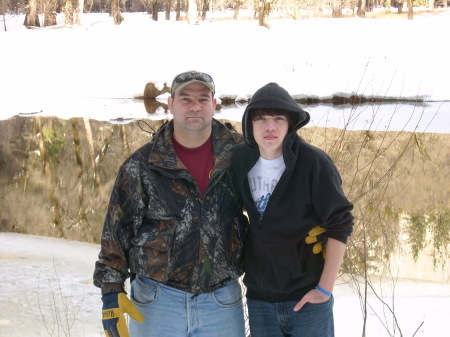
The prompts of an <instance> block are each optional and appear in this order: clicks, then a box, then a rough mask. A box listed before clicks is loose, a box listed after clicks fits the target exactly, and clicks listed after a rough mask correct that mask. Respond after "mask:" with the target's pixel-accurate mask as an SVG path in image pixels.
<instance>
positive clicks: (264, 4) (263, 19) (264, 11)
mask: <svg viewBox="0 0 450 337" xmlns="http://www.w3.org/2000/svg"><path fill="white" fill-rule="evenodd" d="M260 4H261V6H260V7H259V25H260V26H263V27H266V28H270V25H269V14H270V5H271V4H272V2H271V0H262V1H261V3H260Z"/></svg>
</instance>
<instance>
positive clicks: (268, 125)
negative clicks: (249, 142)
mask: <svg viewBox="0 0 450 337" xmlns="http://www.w3.org/2000/svg"><path fill="white" fill-rule="evenodd" d="M252 126H253V137H255V141H256V143H257V144H258V147H259V152H260V154H261V156H262V157H263V158H264V159H275V158H278V157H279V156H281V155H282V154H283V150H282V145H283V140H284V137H286V135H287V133H288V129H289V122H288V120H287V118H286V117H285V116H282V115H275V116H270V115H259V116H255V117H253V118H252Z"/></svg>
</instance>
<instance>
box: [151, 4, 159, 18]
mask: <svg viewBox="0 0 450 337" xmlns="http://www.w3.org/2000/svg"><path fill="white" fill-rule="evenodd" d="M152 20H153V21H158V0H153V2H152Z"/></svg>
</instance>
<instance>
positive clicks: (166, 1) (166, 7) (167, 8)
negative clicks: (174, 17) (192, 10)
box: [165, 0, 172, 20]
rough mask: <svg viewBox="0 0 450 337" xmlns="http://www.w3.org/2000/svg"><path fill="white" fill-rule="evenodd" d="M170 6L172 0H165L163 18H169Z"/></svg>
mask: <svg viewBox="0 0 450 337" xmlns="http://www.w3.org/2000/svg"><path fill="white" fill-rule="evenodd" d="M171 6H172V0H165V18H166V20H170V7H171Z"/></svg>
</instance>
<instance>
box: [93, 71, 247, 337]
mask: <svg viewBox="0 0 450 337" xmlns="http://www.w3.org/2000/svg"><path fill="white" fill-rule="evenodd" d="M186 74H188V75H186ZM189 74H191V76H189ZM198 74H200V75H198ZM180 75H184V77H182V78H181V80H180V79H179V82H176V80H177V78H178V77H180ZM180 75H178V77H176V78H175V79H174V83H173V84H172V99H173V100H175V99H176V98H175V96H176V95H178V92H179V93H180V94H179V95H180V97H184V96H183V95H185V96H188V100H189V102H187V105H190V104H192V105H195V104H197V103H195V102H193V101H194V100H197V96H195V97H194V96H192V94H191V93H190V92H189V89H190V88H194V89H195V86H197V87H198V86H200V87H206V88H207V89H209V90H210V91H211V92H212V97H213V96H214V83H213V81H212V79H211V80H210V81H206V80H205V78H203V77H201V75H205V76H209V75H207V74H204V73H197V72H188V73H183V74H180ZM196 76H197V77H196ZM199 76H200V77H199ZM207 79H208V80H209V79H210V77H207ZM175 89H176V90H175ZM199 89H201V88H199ZM202 90H203V89H202ZM185 91H187V94H185ZM194 95H196V94H194ZM181 99H183V100H184V98H181ZM199 100H200V103H198V104H199V105H200V108H199V109H198V110H199V111H200V110H202V109H203V110H206V108H205V107H203V105H204V106H206V107H208V108H209V105H210V103H208V102H203V101H202V100H203V98H201V97H200V99H199ZM182 103H183V104H185V102H184V101H183V102H182ZM212 103H213V108H214V109H215V99H213V102H212ZM170 106H171V105H170V104H169V107H170ZM174 110H175V103H173V104H172V109H171V112H172V113H173V114H174V120H172V121H170V122H167V123H165V124H164V125H163V126H162V127H161V128H160V129H159V130H158V132H157V133H156V134H155V135H154V137H153V140H152V141H151V142H149V143H147V144H146V145H144V146H143V147H141V148H140V149H139V150H137V151H136V152H135V153H134V154H133V155H131V157H130V158H128V159H127V160H126V161H125V162H124V163H123V165H122V166H121V167H120V169H119V172H118V175H117V179H116V182H115V185H114V188H113V191H112V195H111V199H110V203H109V207H108V212H107V215H106V218H105V223H104V228H103V234H102V239H101V251H100V254H99V260H98V261H97V262H96V265H95V272H94V284H95V285H96V286H97V287H101V289H102V295H103V297H104V298H103V302H104V307H103V309H104V310H103V314H104V315H103V318H104V319H103V323H104V327H105V332H106V331H108V330H109V329H111V326H112V329H114V328H117V327H115V325H117V319H116V322H114V321H112V320H108V319H109V318H111V317H105V310H108V309H110V310H109V312H110V313H111V312H112V309H111V307H114V306H117V307H118V308H119V309H120V310H122V311H123V308H120V306H121V304H120V301H119V302H118V303H116V302H117V301H116V302H114V305H111V304H110V303H109V302H108V301H106V297H107V295H108V294H113V295H112V296H111V297H112V298H113V299H115V300H116V299H117V294H120V293H124V292H125V290H124V283H125V281H126V279H127V278H128V277H129V276H131V280H132V281H133V280H134V279H135V277H136V276H137V277H139V278H140V279H141V281H142V280H143V281H142V282H141V283H143V282H153V283H152V286H154V285H155V284H156V285H157V286H167V287H169V288H170V289H172V288H173V289H175V290H177V291H181V292H182V293H186V294H188V295H189V296H195V295H199V294H207V293H210V292H214V291H216V290H218V289H220V288H222V287H224V286H226V285H227V284H229V283H230V281H233V280H234V281H235V280H236V279H237V278H239V276H241V275H242V265H241V262H242V261H241V260H242V248H243V242H244V239H245V233H246V230H247V225H248V223H247V220H246V218H245V217H244V216H243V214H242V201H241V198H240V196H239V194H238V190H237V188H236V182H235V177H234V173H233V171H232V170H231V168H230V164H231V152H232V148H233V146H234V145H236V144H237V143H238V142H240V141H241V135H240V134H237V133H235V132H232V131H231V130H230V129H229V128H227V127H226V126H225V125H223V124H222V123H220V122H218V121H217V120H215V119H212V116H211V127H210V139H211V143H212V156H213V163H212V165H213V166H212V167H213V168H212V170H211V171H210V172H209V181H208V182H207V187H206V190H205V191H204V193H202V192H201V191H200V189H199V186H198V185H197V182H196V179H195V178H194V177H193V176H192V175H191V173H190V171H189V170H188V169H187V168H186V166H185V164H184V163H183V162H182V161H181V160H180V158H179V156H178V155H177V151H176V149H175V146H174V144H173V143H174V139H173V137H174V136H173V134H174V127H175V130H177V129H176V125H175V126H174V123H175V124H176V123H177V120H180V117H177V118H176V113H175V112H174ZM186 111H187V112H186V114H188V113H189V111H191V110H189V109H186ZM212 114H214V112H212ZM206 121H207V119H206ZM182 123H184V121H183V122H182ZM177 132H178V131H177ZM191 133H192V132H191ZM133 282H134V281H133ZM154 288H156V286H155V287H154ZM239 289H240V288H239ZM152 291H153V288H152ZM133 296H134V294H133V283H132V289H131V300H132V301H133V304H134V305H136V306H138V305H139V300H138V299H136V298H133ZM155 297H156V294H155ZM192 298H194V297H192ZM239 299H240V298H239ZM107 302H108V303H107ZM233 305H234V303H233ZM241 306H242V303H241ZM114 309H116V308H114ZM138 309H139V310H140V311H141V312H142V311H143V310H144V309H143V308H139V307H138ZM199 314H200V313H199ZM107 315H108V314H107ZM148 315H151V314H145V313H143V316H144V318H145V321H148V320H150V321H151V320H152V319H159V320H160V321H159V324H162V323H161V320H162V317H159V318H158V317H156V318H148V317H147V316H148ZM152 315H153V314H152ZM154 315H158V313H157V311H156V312H155V313H154ZM113 318H114V317H113ZM115 318H117V317H115ZM119 318H120V317H119ZM219 319H220V318H219ZM222 320H223V319H222ZM111 322H113V323H112V324H111ZM105 323H106V324H105ZM119 323H120V319H119ZM144 323H145V322H144ZM171 323H173V322H171ZM131 324H132V323H131V322H130V331H131ZM181 324H182V323H178V325H181ZM231 324H234V323H233V322H231ZM239 324H240V323H239ZM137 326H139V324H137ZM153 327H154V325H153ZM137 329H139V328H137ZM152 330H153V328H152ZM115 333H117V332H113V333H111V332H109V335H111V336H112V335H113V334H114V335H115ZM141 333H142V332H141ZM205 333H206V332H205ZM137 334H138V333H136V335H137ZM145 334H146V336H153V335H151V334H150V332H148V331H145ZM158 334H163V333H162V332H161V331H160V332H158ZM207 334H208V335H210V334H211V333H210V332H208V333H207ZM119 335H120V336H122V334H120V329H119ZM123 335H124V336H125V335H127V333H123ZM155 335H157V333H156V332H155ZM171 335H173V336H175V335H176V334H175V332H174V333H173V334H172V332H171ZM107 336H108V334H107ZM198 336H201V334H199V335H198ZM217 336H219V335H217ZM220 336H222V335H220ZM233 337H234V336H233Z"/></svg>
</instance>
